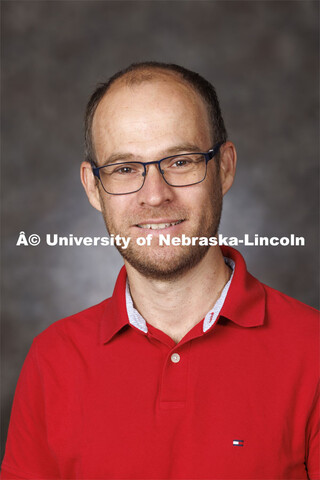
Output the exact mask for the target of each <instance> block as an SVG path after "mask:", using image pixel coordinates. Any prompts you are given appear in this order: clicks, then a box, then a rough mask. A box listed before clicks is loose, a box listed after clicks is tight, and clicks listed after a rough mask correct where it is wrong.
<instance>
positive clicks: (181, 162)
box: [170, 157, 194, 168]
mask: <svg viewBox="0 0 320 480" xmlns="http://www.w3.org/2000/svg"><path fill="white" fill-rule="evenodd" d="M192 163H194V159H193V158H192V157H178V158H174V159H172V162H171V165H170V166H171V167H176V168H183V167H187V166H189V165H191V164H192Z"/></svg>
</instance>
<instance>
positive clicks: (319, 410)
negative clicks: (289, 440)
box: [306, 385, 320, 480]
mask: <svg viewBox="0 0 320 480" xmlns="http://www.w3.org/2000/svg"><path fill="white" fill-rule="evenodd" d="M319 430H320V404H319V385H318V389H317V392H316V395H315V399H314V402H313V406H312V410H311V413H310V416H309V420H308V425H307V430H306V434H307V438H306V445H307V452H306V460H307V471H308V477H309V479H310V480H320V441H319V436H320V431H319Z"/></svg>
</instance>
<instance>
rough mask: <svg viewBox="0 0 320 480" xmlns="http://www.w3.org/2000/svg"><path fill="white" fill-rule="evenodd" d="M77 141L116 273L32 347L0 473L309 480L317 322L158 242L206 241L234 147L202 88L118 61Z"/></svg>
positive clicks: (223, 258)
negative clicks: (114, 249) (115, 239)
mask: <svg viewBox="0 0 320 480" xmlns="http://www.w3.org/2000/svg"><path fill="white" fill-rule="evenodd" d="M86 145H87V152H86V154H87V157H86V161H85V162H83V163H82V165H81V180H82V183H83V186H84V188H85V191H86V193H87V195H88V198H89V201H90V203H91V204H92V205H93V206H94V207H95V208H96V209H98V210H100V211H101V212H102V214H103V217H104V220H105V223H106V226H107V229H108V231H109V234H113V235H119V236H121V237H125V238H130V243H129V245H128V248H126V249H124V248H122V246H121V245H119V246H118V248H119V251H120V253H121V254H122V255H123V258H124V263H125V267H124V268H123V269H122V270H121V272H120V274H119V277H118V280H117V283H116V286H115V290H114V293H113V296H112V298H110V299H108V300H105V301H104V302H102V303H101V304H99V305H96V306H95V307H92V308H89V309H88V310H85V311H84V312H81V313H79V314H77V315H74V316H72V317H69V318H67V319H64V320H61V321H59V322H56V323H55V324H53V325H52V326H51V327H49V328H48V329H47V330H46V331H45V332H43V333H42V334H41V335H39V336H38V337H37V338H36V339H35V341H34V343H33V345H32V348H31V350H30V352H29V355H28V357H27V360H26V362H25V365H24V368H23V371H22V373H21V376H20V380H19V383H18V387H17V391H16V395H15V401H14V406H13V411H12V417H11V424H10V428H9V435H8V443H7V450H6V454H5V458H4V461H3V465H2V475H3V478H29V479H31V478H32V479H40V478H41V479H49V478H50V479H53V478H63V479H73V478H81V479H246V480H248V479H252V480H257V479H307V478H310V479H318V478H320V473H319V470H318V466H319V450H318V448H319V446H318V445H319V444H318V430H317V419H318V413H317V412H318V411H317V403H316V401H317V381H318V378H317V377H318V362H317V358H318V357H317V335H318V333H317V332H318V330H317V328H318V327H317V320H318V317H317V313H316V311H315V310H313V309H312V308H310V307H307V306H305V305H303V304H301V303H300V302H298V301H296V300H293V299H291V298H289V297H287V296H285V295H283V294H281V293H279V292H277V291H275V290H273V289H271V288H269V287H267V286H265V285H263V284H261V283H260V282H259V281H258V280H257V279H255V278H254V277H252V276H251V275H250V274H249V273H248V272H247V271H246V267H245V263H244V260H243V258H242V257H241V255H240V254H239V253H238V252H237V251H235V250H233V249H231V248H223V249H220V247H219V246H218V245H212V246H210V245H202V244H200V243H201V242H195V244H194V245H179V244H177V245H175V244H172V243H170V244H168V245H166V244H163V243H161V238H163V237H162V236H165V237H166V236H167V235H170V238H173V237H178V239H182V237H183V235H185V237H187V238H189V239H199V238H200V237H204V238H207V239H208V238H210V237H213V236H215V235H216V234H217V231H218V226H219V220H220V214H221V206H222V197H223V195H224V194H225V193H226V192H227V191H228V190H229V188H230V187H231V185H232V182H233V178H234V174H235V167H236V151H235V147H234V145H233V144H232V143H231V142H230V141H227V134H226V130H225V127H224V123H223V119H222V117H221V112H220V108H219V103H218V100H217V97H216V94H215V91H214V89H213V87H212V86H211V85H210V84H209V83H208V82H207V81H206V80H204V79H203V78H201V77H200V76H199V75H197V74H195V73H193V72H190V71H188V70H186V69H183V68H182V67H178V66H176V65H167V64H158V63H154V62H152V63H144V64H136V65H133V66H131V67H129V68H128V69H126V70H125V71H122V72H120V73H118V74H116V75H115V76H114V77H112V79H111V80H110V81H109V82H107V83H106V84H103V85H102V86H100V87H99V88H98V89H97V90H96V92H95V93H94V94H93V96H92V97H91V100H90V102H89V104H88V108H87V114H86ZM150 234H151V235H152V236H151V235H150ZM166 238H167V237H166ZM141 239H142V240H141ZM203 243H205V242H203ZM207 243H208V242H207Z"/></svg>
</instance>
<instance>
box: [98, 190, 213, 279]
mask: <svg viewBox="0 0 320 480" xmlns="http://www.w3.org/2000/svg"><path fill="white" fill-rule="evenodd" d="M101 206H102V214H103V218H104V221H105V225H106V227H107V230H108V232H109V235H110V234H113V235H120V236H122V237H126V236H127V235H126V234H124V232H121V231H119V229H117V228H116V227H115V226H114V223H113V222H112V221H110V220H108V215H107V212H106V210H105V208H104V205H103V203H102V202H101ZM221 212H222V191H221V184H220V182H216V185H215V186H214V193H213V195H212V197H211V202H210V204H209V205H208V206H207V207H204V211H203V214H202V216H201V218H200V219H199V221H198V224H197V226H196V227H194V229H193V231H192V232H189V233H188V234H187V233H186V234H187V235H188V236H190V237H206V238H209V237H214V236H216V235H217V233H218V229H219V224H220V218H221ZM161 214H162V216H165V215H164V212H161ZM158 216H159V217H160V215H159V212H158ZM173 218H177V217H173ZM178 218H181V217H179V216H178ZM150 233H151V234H152V230H150ZM155 242H156V243H155ZM116 248H117V250H118V251H119V253H120V255H121V256H122V257H123V259H124V260H126V261H127V262H128V263H129V264H130V265H131V266H132V267H133V268H134V269H135V270H137V271H138V272H139V273H141V274H142V275H143V276H144V277H146V278H150V279H155V280H162V281H173V280H175V279H176V278H177V277H179V276H181V275H183V274H184V273H185V272H187V271H189V270H190V269H192V268H193V267H195V266H196V265H197V264H198V263H199V262H200V261H201V260H202V259H203V258H204V257H205V255H206V254H207V253H208V251H209V248H211V247H210V246H209V245H199V243H198V242H197V243H196V245H179V246H172V245H170V246H165V245H163V246H159V244H158V239H157V238H153V240H152V243H151V245H150V246H139V245H137V243H136V239H134V238H131V241H130V243H129V245H128V247H127V248H126V249H122V248H121V246H120V245H116Z"/></svg>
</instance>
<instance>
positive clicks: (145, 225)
mask: <svg viewBox="0 0 320 480" xmlns="http://www.w3.org/2000/svg"><path fill="white" fill-rule="evenodd" d="M184 220H185V219H182V220H177V221H174V222H167V223H139V224H137V225H136V227H138V228H145V229H149V230H162V229H164V228H169V227H173V226H174V225H179V223H182V222H184Z"/></svg>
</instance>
